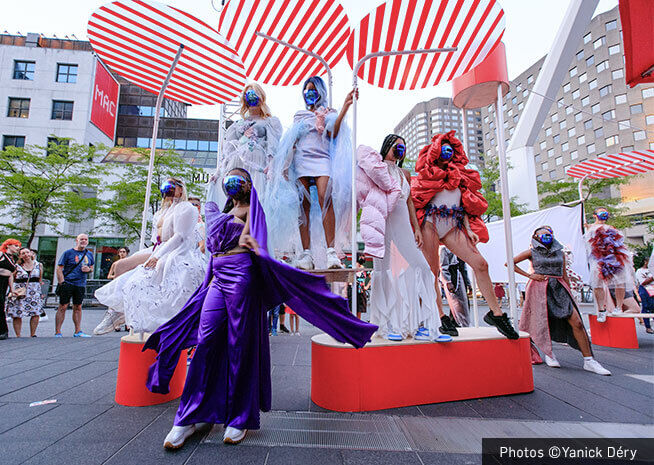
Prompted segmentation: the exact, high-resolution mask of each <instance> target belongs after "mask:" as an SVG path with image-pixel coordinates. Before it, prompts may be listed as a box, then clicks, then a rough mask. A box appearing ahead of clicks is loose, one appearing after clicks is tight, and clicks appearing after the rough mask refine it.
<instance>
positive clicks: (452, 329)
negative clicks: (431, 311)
mask: <svg viewBox="0 0 654 465" xmlns="http://www.w3.org/2000/svg"><path fill="white" fill-rule="evenodd" d="M438 330H439V331H440V332H441V333H443V334H447V335H448V336H458V335H459V332H458V331H457V330H456V326H454V323H453V322H452V320H451V319H450V317H449V316H447V315H443V316H442V317H441V327H440V328H438Z"/></svg>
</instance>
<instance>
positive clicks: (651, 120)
mask: <svg viewBox="0 0 654 465" xmlns="http://www.w3.org/2000/svg"><path fill="white" fill-rule="evenodd" d="M645 122H646V123H647V124H648V125H649V124H654V115H647V117H646V118H645Z"/></svg>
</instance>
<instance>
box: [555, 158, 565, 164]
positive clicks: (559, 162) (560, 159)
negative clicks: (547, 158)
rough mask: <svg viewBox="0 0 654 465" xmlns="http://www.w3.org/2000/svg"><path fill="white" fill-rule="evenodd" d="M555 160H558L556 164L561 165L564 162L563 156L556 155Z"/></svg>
mask: <svg viewBox="0 0 654 465" xmlns="http://www.w3.org/2000/svg"><path fill="white" fill-rule="evenodd" d="M554 161H555V162H556V166H561V165H562V164H563V157H556V158H555V159H554Z"/></svg>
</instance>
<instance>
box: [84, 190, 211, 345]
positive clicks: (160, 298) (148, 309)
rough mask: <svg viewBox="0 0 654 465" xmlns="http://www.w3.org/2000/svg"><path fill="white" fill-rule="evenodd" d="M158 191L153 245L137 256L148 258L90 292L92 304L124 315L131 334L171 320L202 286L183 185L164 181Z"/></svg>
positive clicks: (193, 212)
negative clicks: (94, 297)
mask: <svg viewBox="0 0 654 465" xmlns="http://www.w3.org/2000/svg"><path fill="white" fill-rule="evenodd" d="M161 192H162V195H163V196H164V199H163V202H162V207H161V209H160V210H159V211H158V212H157V214H156V215H155V217H154V222H153V229H154V231H155V234H153V242H154V246H153V247H152V248H149V249H146V250H143V251H140V252H139V254H149V258H148V259H147V261H146V262H145V263H144V264H143V265H139V266H137V267H136V268H134V269H132V270H131V271H128V272H126V273H124V274H122V275H120V276H118V277H117V278H116V279H114V280H113V281H111V282H110V283H108V284H106V285H104V286H102V287H101V288H100V289H98V290H97V291H95V296H96V298H97V299H98V301H99V302H100V303H101V304H103V305H106V306H108V307H110V308H111V309H113V311H114V312H115V313H124V314H125V321H126V324H127V325H128V326H131V327H132V329H134V331H136V332H152V331H154V330H155V329H157V328H158V327H159V326H160V325H161V324H163V323H164V322H166V321H168V320H169V319H170V318H172V317H173V316H174V315H175V314H176V313H177V312H178V311H179V310H180V309H181V308H182V307H183V306H184V304H185V303H186V301H187V300H188V298H189V297H190V296H191V294H192V293H193V291H195V289H197V287H198V286H199V285H200V283H202V278H203V277H204V272H205V270H206V267H207V259H206V258H205V256H204V254H202V252H201V251H200V249H199V248H198V242H197V239H196V236H195V229H196V225H197V223H198V211H197V209H196V207H194V206H193V205H192V204H191V203H190V202H188V201H187V200H186V199H187V195H186V187H185V186H184V183H183V182H182V181H180V180H178V179H174V178H170V179H168V180H167V181H166V182H165V183H164V184H163V185H162V186H161ZM135 255H136V254H135ZM101 324H102V323H101ZM98 329H100V330H101V329H102V328H96V330H98ZM97 332H101V331H97Z"/></svg>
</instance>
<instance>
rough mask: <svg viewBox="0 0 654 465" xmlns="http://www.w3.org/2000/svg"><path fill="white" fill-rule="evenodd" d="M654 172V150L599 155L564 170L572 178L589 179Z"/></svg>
mask: <svg viewBox="0 0 654 465" xmlns="http://www.w3.org/2000/svg"><path fill="white" fill-rule="evenodd" d="M653 170H654V150H635V151H633V152H621V153H615V154H607V155H601V156H599V157H597V158H593V159H592V160H586V161H582V162H581V163H577V164H576V165H574V166H571V167H570V168H568V169H567V170H566V174H567V175H568V176H572V177H573V178H583V177H584V176H586V177H588V178H591V179H607V178H621V177H623V176H632V175H634V174H641V173H646V172H647V171H653Z"/></svg>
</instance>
